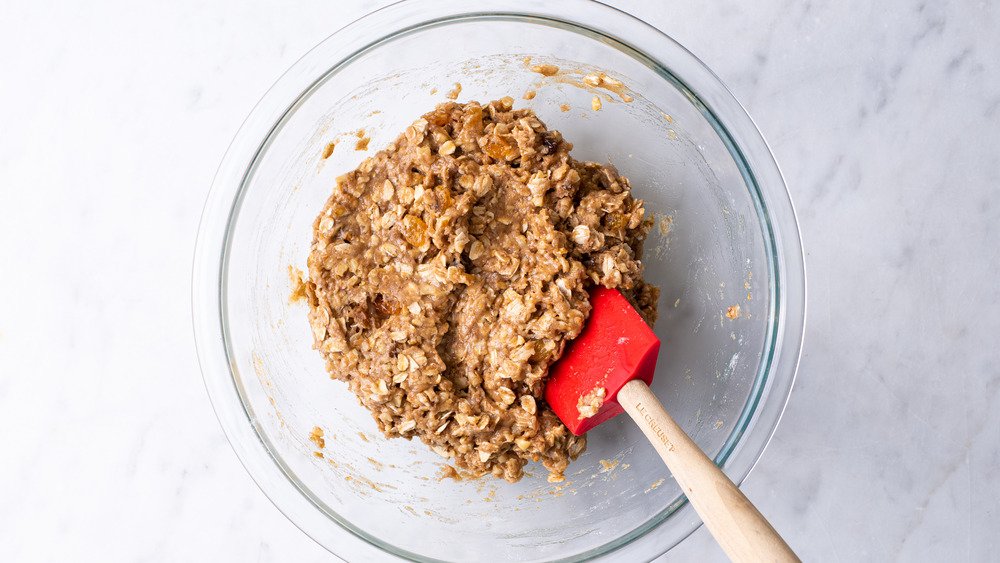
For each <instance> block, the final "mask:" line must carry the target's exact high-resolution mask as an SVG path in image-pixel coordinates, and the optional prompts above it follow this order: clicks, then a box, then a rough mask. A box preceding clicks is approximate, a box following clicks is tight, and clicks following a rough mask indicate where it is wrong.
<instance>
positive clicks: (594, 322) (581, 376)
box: [545, 287, 660, 436]
mask: <svg viewBox="0 0 1000 563" xmlns="http://www.w3.org/2000/svg"><path fill="white" fill-rule="evenodd" d="M590 304H591V306H592V307H593V309H592V310H591V312H590V318H589V319H587V324H586V326H585V327H584V329H583V332H581V333H580V336H578V337H577V338H576V339H575V340H573V341H572V342H570V344H569V345H568V346H567V347H566V350H565V351H564V352H563V356H562V358H561V359H560V360H559V361H558V362H557V363H555V364H554V365H553V366H552V367H551V368H550V369H549V380H548V382H547V383H546V385H545V400H546V401H547V402H548V403H549V406H550V407H552V410H553V411H555V413H556V415H557V416H559V419H560V420H562V421H563V424H565V425H566V427H567V428H569V430H570V432H572V433H573V434H576V435H577V436H579V435H581V434H583V433H584V432H586V431H588V430H590V429H591V428H593V427H595V426H597V425H598V424H600V423H602V422H604V421H606V420H609V419H611V418H613V417H615V416H617V415H618V414H620V413H621V412H622V407H621V405H619V404H618V400H617V399H618V390H619V389H621V388H622V386H623V385H625V383H627V382H629V381H631V380H633V379H641V380H642V381H645V382H646V384H647V385H649V384H650V383H652V382H653V370H654V368H655V367H656V357H657V355H658V354H659V352H660V340H659V339H658V338H656V335H655V334H653V331H652V330H651V329H650V328H649V326H648V325H647V324H646V323H645V321H643V320H642V317H640V316H639V313H638V312H636V310H635V309H633V308H632V305H631V304H629V302H628V300H627V299H625V297H624V296H623V295H622V294H621V293H619V292H618V291H617V290H614V289H608V288H605V287H598V288H596V289H594V290H593V291H592V292H591V293H590Z"/></svg>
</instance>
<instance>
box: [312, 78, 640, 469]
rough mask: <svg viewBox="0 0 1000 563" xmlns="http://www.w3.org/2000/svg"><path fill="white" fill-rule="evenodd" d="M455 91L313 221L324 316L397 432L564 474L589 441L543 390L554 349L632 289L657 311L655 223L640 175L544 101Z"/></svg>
mask: <svg viewBox="0 0 1000 563" xmlns="http://www.w3.org/2000/svg"><path fill="white" fill-rule="evenodd" d="M512 103H513V101H512V100H511V99H510V98H503V99H501V100H498V101H494V102H491V103H489V104H488V105H485V106H483V105H480V104H479V103H477V102H469V103H465V104H460V103H455V102H448V103H444V104H441V105H439V106H437V108H435V109H434V111H432V112H430V113H428V114H426V115H424V116H423V117H421V118H420V119H418V120H416V121H415V122H414V123H413V124H412V125H410V126H409V127H407V129H406V131H405V132H404V133H403V134H402V135H400V136H399V137H398V138H397V139H396V140H395V141H394V142H392V143H391V144H389V146H388V147H386V148H385V150H382V151H380V152H378V153H377V154H375V155H374V156H372V157H370V158H368V159H366V160H365V161H364V162H362V163H361V165H360V166H358V168H357V169H356V170H354V171H352V172H349V173H347V174H344V175H343V176H341V177H340V178H338V179H337V186H336V187H335V188H334V190H333V195H331V196H330V198H329V200H328V201H327V203H326V205H325V207H324V208H323V210H322V212H321V213H320V214H319V216H318V217H317V218H316V221H315V224H314V240H313V246H312V250H311V253H310V255H309V261H308V262H309V278H308V281H306V286H305V290H306V294H307V297H308V300H309V305H310V311H309V322H310V324H311V326H312V331H313V336H314V338H315V347H316V348H317V349H318V350H319V351H320V352H321V353H322V355H323V357H324V359H325V360H326V366H327V370H328V371H329V373H330V376H331V377H333V378H334V379H339V380H343V381H346V382H347V384H348V385H349V387H350V388H351V390H352V391H353V392H354V393H355V394H356V395H357V396H358V399H359V400H360V401H361V403H362V404H363V405H364V406H365V407H367V408H368V409H369V410H371V412H372V414H373V415H374V417H375V421H376V422H377V424H378V426H379V428H380V429H381V430H382V432H384V433H385V435H386V436H389V437H396V436H402V437H405V438H412V437H414V436H416V437H419V438H420V439H421V440H422V441H423V442H424V443H426V444H427V445H429V446H430V447H431V448H432V449H433V450H434V451H436V452H438V453H439V454H441V455H442V456H445V457H447V458H450V459H451V460H453V461H452V463H454V464H455V465H456V466H457V467H458V468H460V469H462V470H463V471H464V472H466V473H468V474H472V475H482V474H486V473H491V474H493V475H495V476H497V477H502V478H504V479H506V480H508V481H517V480H518V479H520V478H521V476H522V474H523V468H524V465H525V464H526V463H527V462H528V461H529V460H531V461H541V462H542V464H543V465H544V466H545V468H546V469H548V471H549V473H550V475H549V480H551V481H558V480H561V479H562V475H563V471H565V469H566V467H567V465H568V464H569V462H570V460H572V459H575V458H576V457H577V456H579V455H580V453H581V452H583V450H584V449H585V448H586V438H585V437H582V436H581V437H575V436H573V435H572V434H571V433H570V432H569V431H568V430H567V429H566V427H565V426H563V424H562V423H561V422H560V421H559V419H558V418H557V417H556V415H555V414H553V413H552V411H551V410H549V408H548V406H547V405H546V404H545V402H544V400H543V399H542V397H543V391H544V386H545V377H546V374H547V371H548V368H549V366H550V365H551V364H552V363H553V362H554V361H555V360H557V359H558V358H559V355H560V354H561V353H562V351H563V347H564V346H565V344H566V343H567V342H568V341H570V340H572V339H573V338H574V337H576V336H577V334H579V332H580V330H581V329H582V327H583V325H584V322H585V321H586V319H587V316H588V314H589V313H590V303H589V300H588V293H587V292H588V290H589V289H590V288H591V287H593V286H594V285H604V286H607V287H611V288H617V289H619V290H621V291H622V293H624V294H625V296H626V297H627V298H628V299H629V300H630V301H631V302H632V303H633V305H635V306H636V308H637V309H638V310H639V311H640V313H641V314H642V315H643V317H644V318H645V319H646V321H647V322H648V323H650V324H652V323H653V322H654V321H655V319H656V304H657V298H658V296H659V290H658V289H657V288H656V287H654V286H651V285H649V284H647V283H645V282H644V281H643V279H642V263H641V262H640V258H641V254H642V243H643V240H644V239H645V238H646V234H647V233H648V232H649V229H650V227H651V225H652V221H651V220H649V219H647V218H645V216H644V210H643V204H642V201H640V200H637V199H635V198H633V197H632V195H631V193H630V188H629V183H628V180H627V179H626V178H625V177H623V176H620V175H619V174H618V172H617V171H616V170H615V169H614V168H613V167H611V166H604V165H600V164H595V163H592V162H579V161H576V160H574V159H573V158H571V157H570V155H569V151H570V149H571V148H572V145H571V144H570V143H568V142H566V141H565V140H564V139H563V138H562V135H561V134H560V133H559V132H558V131H550V130H548V129H546V127H545V125H544V124H543V123H542V122H541V121H539V119H538V118H537V117H536V116H535V114H534V112H532V111H531V110H527V109H518V110H515V109H512Z"/></svg>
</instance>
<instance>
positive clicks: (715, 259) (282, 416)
mask: <svg viewBox="0 0 1000 563" xmlns="http://www.w3.org/2000/svg"><path fill="white" fill-rule="evenodd" d="M507 4H509V3H507ZM525 57H531V58H532V63H533V64H541V63H551V64H555V65H558V66H559V67H561V68H562V69H563V70H564V73H565V74H561V75H559V76H556V77H551V78H546V77H543V76H542V75H540V74H538V73H535V72H532V71H531V70H530V69H529V68H528V66H527V65H526V64H525V62H524V58H525ZM592 70H600V71H604V72H607V73H608V74H609V75H611V76H613V77H616V78H618V79H620V80H621V81H622V82H624V84H625V85H626V86H627V88H628V90H629V92H630V93H631V94H630V95H631V96H633V97H634V101H632V102H630V103H625V102H623V101H622V100H621V98H620V97H619V96H617V95H608V96H606V97H605V99H604V103H603V109H601V110H600V111H594V110H592V109H591V99H592V97H593V96H594V92H593V91H591V90H588V89H586V88H582V87H579V86H578V85H573V84H571V82H573V80H578V79H579V78H580V77H581V75H582V73H585V72H589V71H592ZM455 83H461V86H462V89H461V93H460V94H459V96H458V99H459V100H460V101H461V100H480V101H484V102H485V101H488V100H492V99H496V98H500V97H503V96H506V95H510V96H512V97H514V98H515V100H516V101H517V105H518V106H524V107H530V108H533V109H534V110H535V111H536V112H537V113H538V115H539V116H540V117H541V119H542V120H543V121H545V122H546V124H547V125H548V126H549V127H550V128H554V129H559V130H560V131H562V132H563V134H564V135H565V136H566V138H567V139H569V140H570V141H572V142H573V143H574V145H575V147H576V148H575V149H574V150H573V155H574V156H575V157H576V158H578V159H590V160H597V161H602V162H610V163H612V164H614V165H615V166H617V167H618V169H619V170H620V171H621V172H622V173H623V174H625V175H627V176H628V177H629V178H630V179H631V182H632V186H633V189H634V191H635V193H636V195H637V196H638V197H640V198H642V199H644V200H645V201H646V206H647V210H649V211H651V212H653V213H654V214H655V216H656V219H657V222H658V228H657V229H654V230H653V233H652V235H651V236H650V240H649V242H648V243H647V250H646V257H645V260H644V262H645V265H646V266H645V267H646V276H647V279H649V280H651V281H652V282H653V283H655V284H658V285H659V286H660V287H661V288H662V299H661V302H660V311H661V314H660V320H659V322H658V323H657V326H656V332H657V334H658V335H659V337H660V338H661V339H662V342H663V352H662V353H661V356H660V361H659V365H658V366H657V376H656V380H655V383H654V385H653V389H654V391H655V392H656V393H657V395H658V396H659V397H660V398H661V399H662V400H663V402H664V403H665V404H666V406H667V408H668V410H669V411H670V412H671V413H672V414H673V416H674V417H675V418H676V419H677V420H678V422H679V423H680V424H681V425H682V426H683V427H684V428H685V430H687V431H688V432H689V433H690V434H691V436H692V437H693V438H694V439H695V441H697V442H698V444H699V445H700V446H701V447H702V448H703V449H704V450H705V451H706V452H708V453H709V455H711V456H713V457H714V458H715V459H716V460H717V462H718V463H719V464H720V465H722V466H723V467H724V468H725V471H726V472H727V473H728V474H729V475H730V476H731V477H732V478H733V479H734V480H735V481H736V482H740V481H741V480H742V479H743V478H745V477H746V475H747V473H748V472H749V471H750V469H751V467H752V466H753V465H754V463H755V462H756V460H757V459H758V457H759V456H760V454H761V452H762V451H763V448H764V446H765V445H766V443H767V441H768V440H769V438H770V436H771V434H772V433H773V431H774V429H775V426H776V425H777V423H778V419H779V417H780V416H781V413H782V410H783V409H784V406H785V403H786V401H787V398H788V394H789V392H790V390H791V387H792V382H793V379H794V376H795V370H796V364H797V362H798V357H799V350H800V347H801V338H802V330H803V322H804V316H805V315H804V313H805V275H804V268H803V261H802V250H801V243H800V240H799V233H798V228H797V224H796V220H795V214H794V211H793V208H792V204H791V201H790V200H789V197H788V194H787V191H786V189H785V185H784V182H783V180H782V177H781V174H780V172H779V170H778V167H777V165H776V164H775V162H774V159H773V157H772V156H771V153H770V151H769V150H768V148H767V146H766V144H765V142H764V140H763V139H762V138H761V135H760V133H759V132H758V131H757V129H756V128H755V126H754V124H753V122H752V121H751V120H750V118H749V117H748V116H747V114H746V113H745V112H744V110H743V109H742V108H741V106H740V105H739V104H738V103H737V101H736V100H735V99H734V98H733V96H732V95H731V94H730V92H729V91H728V90H727V89H726V88H725V86H723V84H722V83H721V82H720V81H719V80H718V78H716V77H715V76H714V75H713V74H712V73H711V71H709V70H708V69H707V68H706V67H705V66H704V65H703V64H702V63H701V62H700V61H698V59H696V58H695V57H694V56H693V55H692V54H691V53H689V52H687V51H686V50H685V49H684V48H683V47H681V46H680V45H678V44H677V43H675V42H674V41H672V40H671V39H670V38H668V37H666V36H665V35H663V34H662V33H660V32H659V31H657V30H656V29H654V28H652V27H650V26H648V25H646V24H644V23H642V22H641V21H638V20H636V19H634V18H632V17H631V16H628V15H626V14H624V13H622V12H620V11H617V10H615V9H613V8H610V7H607V6H604V5H602V4H598V3H594V2H590V1H587V0H559V1H553V0H545V1H528V2H519V3H518V4H517V8H516V9H513V8H510V7H509V6H505V3H503V2H490V1H485V0H475V1H465V2H461V3H457V2H452V1H450V0H421V1H419V2H417V1H410V2H403V3H400V4H395V5H392V6H390V7H388V8H385V9H383V10H380V11H378V12H375V13H373V14H370V15H368V16H366V17H365V18H363V19H361V20H359V21H357V22H355V23H353V24H351V25H349V26H347V27H345V28H344V29H342V30H340V31H338V32H337V33H335V34H334V35H332V36H331V37H330V38H329V39H327V40H326V41H324V42H323V43H322V44H320V45H319V46H318V47H316V48H315V49H313V50H312V51H311V52H310V53H309V54H308V55H306V56H305V57H303V58H302V60H300V61H299V62H297V63H296V64H295V66H294V67H292V69H291V70H289V71H288V72H287V73H286V74H285V75H284V76H282V77H281V79H280V80H279V81H278V82H277V83H276V84H275V85H274V86H273V87H272V88H271V90H270V91H268V93H267V94H266V95H265V96H264V98H263V100H261V102H260V103H259V104H258V106H257V107H256V108H255V109H254V111H253V113H252V114H251V115H250V117H249V118H248V119H247V121H246V123H245V124H244V125H243V127H242V128H241V129H240V132H239V134H238V135H237V136H236V139H235V140H234V141H233V144H232V146H231V147H230V150H229V152H228V153H227V155H226V157H225V159H224V161H223V162H222V165H221V167H220V169H219V172H218V176H217V177H216V179H215V183H214V185H213V186H212V191H211V194H210V196H209V198H208V202H207V204H206V208H205V212H204V216H203V219H202V223H201V228H200V233H199V237H198V247H197V251H196V257H195V273H194V282H193V283H194V287H193V292H194V296H193V299H194V303H193V307H194V322H195V332H196V337H197V344H198V353H199V357H200V360H201V365H202V370H203V372H204V378H205V382H206V385H207V387H208V391H209V394H210V395H211V398H212V402H213V404H214V406H215V409H216V412H217V414H218V416H219V419H220V421H221V423H222V426H223V427H224V429H225V432H226V434H227V436H228V437H229V440H230V441H231V443H232V445H233V447H234V449H235V450H236V452H237V454H238V455H239V457H240V459H241V460H242V462H243V464H244V465H245V466H246V468H247V470H248V471H249V472H250V474H251V475H252V476H253V478H254V479H255V480H256V482H257V483H258V484H259V485H260V487H261V489H263V491H264V492H265V494H267V496H268V497H269V498H270V499H271V500H272V501H273V502H274V503H275V504H276V505H277V506H278V508H279V509H280V510H281V511H282V512H284V513H285V514H286V515H287V516H288V517H289V518H290V519H291V520H292V521H293V522H294V523H295V524H296V525H298V526H299V527H300V528H302V529H303V530H304V531H305V532H306V533H307V534H309V535H310V536H311V537H312V538H314V539H315V540H316V541H318V542H319V543H320V544H322V545H323V546H325V547H326V548H327V549H329V550H330V551H332V552H333V553H335V554H337V555H339V556H341V557H344V558H347V559H370V558H373V557H374V558H381V559H386V558H388V559H392V558H396V557H400V558H409V559H418V560H470V559H483V558H490V559H504V560H522V561H535V560H581V559H588V558H601V557H610V556H612V554H613V556H615V557H618V556H622V557H628V560H633V559H651V558H653V557H655V556H657V555H659V554H661V553H663V552H665V551H666V550H668V549H669V548H671V547H672V546H674V545H676V544H677V543H678V542H679V541H681V540H682V539H683V538H684V537H686V536H687V535H688V534H690V533H691V532H692V531H693V530H694V529H695V528H696V527H697V526H698V525H699V523H700V522H699V520H698V518H697V516H696V515H695V514H694V512H693V510H692V509H691V508H690V507H689V506H688V505H687V504H686V502H685V500H684V497H683V495H681V492H680V490H679V489H678V487H677V485H676V483H675V482H674V481H673V480H672V479H671V478H670V475H669V473H668V472H667V470H666V468H665V467H664V465H663V463H662V462H661V461H660V459H659V458H658V457H657V456H656V454H655V453H654V451H653V449H652V448H651V447H650V446H649V445H648V444H647V442H646V440H645V439H644V438H643V437H642V435H641V433H640V432H639V431H638V429H637V428H636V427H635V426H634V425H633V424H632V423H631V421H629V420H628V419H627V418H625V417H619V418H618V419H616V420H613V421H611V422H609V423H607V424H605V425H603V426H601V427H600V428H598V429H597V430H595V431H593V432H591V433H590V437H589V448H588V450H587V452H586V453H585V454H584V455H583V456H582V457H581V458H580V459H579V460H577V461H576V462H575V463H573V464H571V466H570V468H569V470H568V472H567V481H566V482H565V483H559V484H550V483H548V482H546V480H545V476H546V472H545V471H544V470H543V469H542V468H541V467H539V466H531V465H529V466H528V468H527V470H528V473H529V476H527V477H526V478H525V479H524V480H522V481H521V482H520V483H517V484H513V485H511V484H507V483H505V482H502V481H499V480H494V479H492V478H485V479H479V480H474V481H463V482H457V483H456V482H453V481H451V480H445V481H439V480H438V479H437V477H436V475H437V473H438V468H439V464H440V463H442V462H443V460H442V459H441V458H440V457H438V456H437V455H436V454H434V453H432V452H431V451H429V450H428V449H427V448H426V447H424V446H423V445H422V444H420V443H417V442H415V441H414V442H408V441H404V440H386V439H384V438H383V437H382V436H381V434H379V433H378V432H377V430H376V428H375V424H374V422H373V421H372V419H371V416H370V414H369V413H368V412H367V411H365V410H364V409H363V408H362V407H360V406H359V405H358V403H357V401H356V400H355V398H354V396H353V395H352V394H351V393H350V392H349V391H348V390H347V388H346V386H345V385H344V384H342V383H340V382H333V381H331V380H330V379H328V378H327V376H326V373H325V371H324V367H323V364H322V362H321V360H320V356H319V354H318V353H317V352H316V351H314V350H312V348H311V344H312V341H311V335H310V331H309V327H308V325H307V321H306V309H305V306H304V305H302V304H289V300H288V297H289V291H290V283H289V279H288V267H289V265H294V266H297V267H300V268H304V264H305V258H306V256H307V253H308V251H309V245H310V241H311V225H312V221H313V218H314V217H315V216H316V214H317V213H318V211H319V210H320V209H321V207H322V205H323V203H324V201H325V200H326V198H327V196H328V195H329V193H330V190H331V189H332V186H333V184H334V178H335V177H336V176H337V175H339V174H340V173H343V172H345V171H347V170H350V169H352V168H354V167H355V166H356V165H357V164H358V163H359V162H360V160H361V159H362V158H364V157H365V156H367V155H370V154H372V151H374V150H377V149H378V148H379V147H382V146H384V145H385V144H386V143H387V142H388V141H390V140H391V139H392V138H393V137H394V136H395V135H396V134H397V133H398V132H400V131H402V130H403V128H404V127H405V125H407V124H408V123H410V122H411V121H412V120H413V119H414V118H415V117H416V116H418V115H420V114H422V113H424V112H425V111H428V110H430V109H431V108H432V107H433V106H434V105H435V104H436V103H438V102H441V101H444V99H445V94H446V93H447V92H448V91H450V90H452V89H453V87H454V84H455ZM529 89H531V90H535V91H536V92H537V95H536V97H535V98H534V99H532V100H523V99H522V93H524V92H525V91H527V90H529ZM605 94H607V93H605ZM563 104H567V105H568V106H569V109H568V111H563V108H561V106H563ZM362 128H363V129H364V130H365V133H366V134H367V135H369V136H370V137H371V147H372V151H368V152H363V151H357V150H355V147H354V142H355V141H356V138H353V137H352V135H353V132H355V131H357V130H358V129H362ZM338 135H340V136H341V138H342V139H343V140H342V142H341V143H340V144H339V145H338V146H337V147H336V149H335V150H334V152H333V154H332V155H331V156H330V157H329V158H328V159H326V160H323V159H321V158H320V155H321V153H322V152H323V149H324V147H325V146H326V144H327V143H328V142H329V141H330V140H333V139H334V138H336V137H337V136H338ZM352 139H354V140H352ZM671 221H672V222H671ZM733 305H739V311H740V313H739V317H738V318H736V319H735V320H732V319H729V318H728V317H727V316H726V313H727V310H728V309H729V307H731V306H733ZM314 426H319V427H321V428H323V429H324V430H325V433H326V449H325V452H324V455H325V457H324V458H322V459H321V458H319V457H316V456H314V454H313V452H314V450H315V446H314V445H313V444H312V443H311V442H310V440H309V434H310V431H311V429H312V428H313V427H314Z"/></svg>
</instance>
